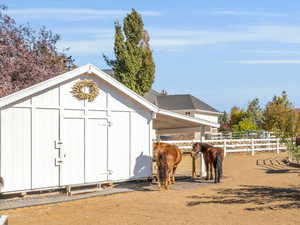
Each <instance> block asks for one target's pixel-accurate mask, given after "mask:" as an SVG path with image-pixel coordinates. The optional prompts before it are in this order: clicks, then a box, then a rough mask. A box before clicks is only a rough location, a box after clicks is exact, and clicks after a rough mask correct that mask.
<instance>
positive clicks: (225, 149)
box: [223, 139, 227, 156]
mask: <svg viewBox="0 0 300 225" xmlns="http://www.w3.org/2000/svg"><path fill="white" fill-rule="evenodd" d="M226 142H227V141H226V139H224V144H223V148H224V156H226V152H227V147H226V146H227V143H226Z"/></svg>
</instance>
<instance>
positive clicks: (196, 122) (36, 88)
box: [0, 64, 219, 127]
mask: <svg viewBox="0 0 300 225" xmlns="http://www.w3.org/2000/svg"><path fill="white" fill-rule="evenodd" d="M83 74H93V75H94V76H97V77H99V78H100V79H102V80H104V81H106V82H107V83H109V84H110V85H112V86H114V87H115V88H117V89H118V90H119V91H121V92H122V93H124V94H125V95H127V96H128V97H130V98H131V99H133V100H135V101H136V102H138V103H139V104H141V105H143V106H144V107H145V108H147V109H149V110H150V111H152V112H153V113H158V114H160V115H166V116H168V117H173V118H174V119H177V120H178V121H181V122H180V123H181V124H184V121H187V122H188V123H189V124H190V125H191V126H200V125H207V126H212V127H219V124H217V123H213V122H210V121H206V120H203V119H198V118H192V117H189V116H184V115H181V114H178V113H175V112H170V111H167V110H164V109H160V108H159V107H158V106H157V105H155V104H153V103H151V102H149V101H148V100H146V99H145V98H143V97H142V96H140V95H138V94H137V93H135V92H134V91H132V90H131V89H129V88H127V87H126V86H125V85H123V84H122V83H120V82H119V81H117V80H116V79H114V78H113V77H112V76H111V75H108V74H107V73H105V72H103V71H102V70H100V69H98V68H97V67H95V66H93V65H91V64H87V65H84V66H81V67H79V68H77V69H74V70H72V71H69V72H66V73H64V74H61V75H58V76H56V77H53V78H51V79H49V80H46V81H43V82H40V83H38V84H36V85H33V86H31V87H28V88H25V89H22V90H20V91H17V92H15V93H13V94H10V95H8V96H5V97H2V98H0V108H1V107H3V106H6V105H9V104H12V103H14V102H16V101H18V100H21V99H23V98H26V97H28V96H31V95H33V94H36V93H38V92H40V91H43V90H45V89H48V88H51V87H53V86H55V85H58V84H60V83H62V82H65V81H68V80H71V79H73V78H76V77H78V76H80V75H83Z"/></svg>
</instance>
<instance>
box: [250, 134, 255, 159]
mask: <svg viewBox="0 0 300 225" xmlns="http://www.w3.org/2000/svg"><path fill="white" fill-rule="evenodd" d="M254 151H255V149H254V140H253V138H252V139H251V152H252V155H254V153H255V152H254Z"/></svg>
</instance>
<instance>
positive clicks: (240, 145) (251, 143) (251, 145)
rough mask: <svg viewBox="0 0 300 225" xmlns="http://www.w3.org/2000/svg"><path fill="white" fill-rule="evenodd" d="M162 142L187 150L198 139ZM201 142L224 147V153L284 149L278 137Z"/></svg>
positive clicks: (253, 152)
mask: <svg viewBox="0 0 300 225" xmlns="http://www.w3.org/2000/svg"><path fill="white" fill-rule="evenodd" d="M161 142H164V143H170V144H176V145H177V146H178V147H179V148H180V149H181V150H183V151H184V152H189V151H190V150H191V149H192V145H193V143H195V142H199V140H174V141H161ZM201 142H203V143H208V144H211V145H213V146H215V147H221V148H223V149H224V154H225V155H226V153H234V152H249V153H251V154H252V155H254V154H255V152H258V151H276V152H277V153H279V152H280V151H284V150H286V147H285V146H284V144H282V143H280V139H279V138H266V139H223V140H203V141H201Z"/></svg>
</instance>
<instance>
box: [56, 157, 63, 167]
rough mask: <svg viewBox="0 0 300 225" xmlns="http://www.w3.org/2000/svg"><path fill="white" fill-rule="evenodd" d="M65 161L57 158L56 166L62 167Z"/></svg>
mask: <svg viewBox="0 0 300 225" xmlns="http://www.w3.org/2000/svg"><path fill="white" fill-rule="evenodd" d="M63 162H64V161H63V160H62V159H61V158H55V166H60V165H61V164H63Z"/></svg>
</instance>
